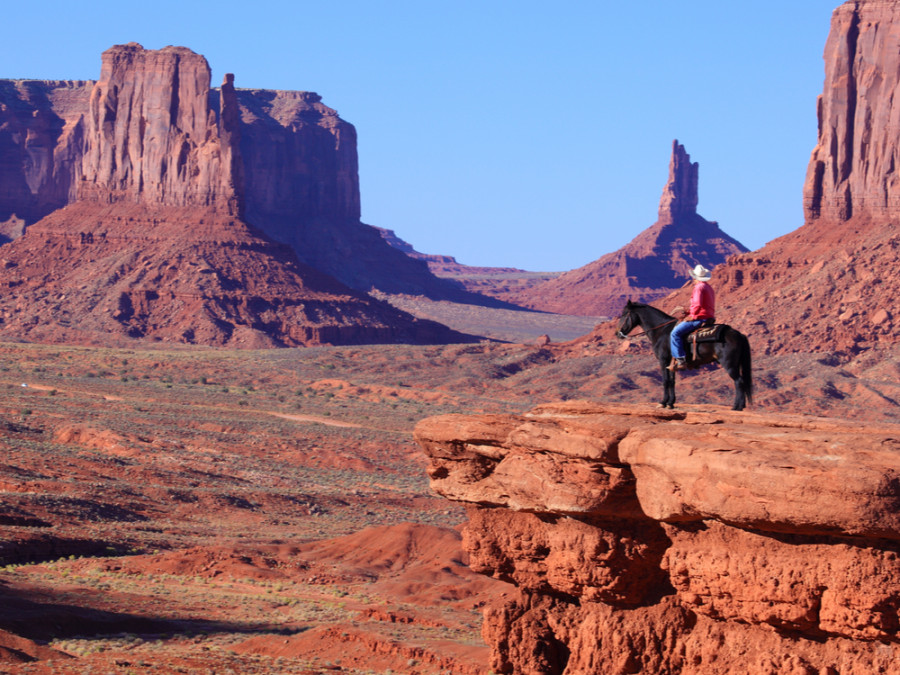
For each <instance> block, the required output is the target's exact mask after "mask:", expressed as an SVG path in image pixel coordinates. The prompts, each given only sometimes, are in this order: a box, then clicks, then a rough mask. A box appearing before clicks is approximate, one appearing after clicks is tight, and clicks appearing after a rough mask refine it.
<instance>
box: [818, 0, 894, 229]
mask: <svg viewBox="0 0 900 675" xmlns="http://www.w3.org/2000/svg"><path fill="white" fill-rule="evenodd" d="M898 84H900V4H898V3H896V2H889V1H885V0H853V1H851V2H845V3H844V4H843V5H841V6H840V7H838V8H837V9H836V10H835V11H834V14H833V15H832V19H831V32H830V34H829V36H828V41H827V42H826V43H825V89H824V92H823V94H822V95H821V96H820V97H819V100H818V107H817V108H818V109H817V113H818V119H819V136H818V143H817V144H816V147H815V149H814V150H813V152H812V157H811V158H810V162H809V168H808V170H807V175H806V184H805V185H804V189H803V206H804V210H805V212H806V218H807V220H816V219H819V218H823V219H826V220H837V221H845V220H849V219H850V218H851V217H853V216H868V217H872V218H876V219H883V218H886V217H892V216H895V215H896V214H897V211H898V208H900V178H898V176H897V171H896V168H897V160H898V152H900V148H898V142H897V139H898V138H900V101H895V97H894V91H895V89H896V88H897V86H898Z"/></svg>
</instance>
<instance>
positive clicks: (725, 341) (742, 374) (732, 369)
mask: <svg viewBox="0 0 900 675" xmlns="http://www.w3.org/2000/svg"><path fill="white" fill-rule="evenodd" d="M677 322H678V320H677V319H675V318H673V317H671V316H669V315H668V314H666V313H665V312H663V311H662V310H659V309H656V307H651V306H650V305H643V304H641V303H637V302H631V300H629V301H628V302H627V303H626V305H625V308H624V309H623V310H622V316H621V317H620V318H619V330H618V332H617V333H616V335H618V336H619V337H620V338H623V339H624V338H625V337H627V336H628V333H630V332H631V331H633V330H634V329H635V328H636V327H638V326H640V327H641V328H643V329H644V334H645V335H646V336H647V337H648V338H650V344H651V345H652V346H653V352H654V353H655V354H656V358H657V359H658V360H659V366H660V368H661V369H662V376H663V399H662V401H661V402H660V405H661V406H662V407H664V408H674V407H675V373H674V372H673V371H671V370H669V369H668V366H669V363H670V362H671V360H672V352H671V349H670V347H669V334H670V333H671V332H672V329H673V328H674V327H675V324H676V323H677ZM721 335H722V337H721V340H720V341H718V342H700V343H698V345H697V358H696V359H694V360H689V361H688V367H690V368H697V367H699V366H702V365H705V364H707V363H711V362H713V361H718V362H719V363H720V364H721V365H722V367H723V368H724V369H725V372H727V373H728V374H729V375H730V376H731V379H732V380H734V406H733V408H732V409H733V410H743V409H744V407H745V406H746V405H747V404H748V403H751V402H752V399H753V377H752V375H751V372H750V371H751V361H750V341H749V340H748V339H747V336H746V335H744V334H743V333H740V332H738V331H736V330H735V329H734V328H731V327H730V326H725V328H724V329H723V331H722V334H721Z"/></svg>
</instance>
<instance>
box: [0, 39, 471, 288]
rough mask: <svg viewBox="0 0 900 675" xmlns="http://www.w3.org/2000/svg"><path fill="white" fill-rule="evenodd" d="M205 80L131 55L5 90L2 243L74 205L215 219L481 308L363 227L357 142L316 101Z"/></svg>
mask: <svg viewBox="0 0 900 675" xmlns="http://www.w3.org/2000/svg"><path fill="white" fill-rule="evenodd" d="M209 79H210V69H209V65H208V63H207V62H206V59H204V58H203V57H202V56H200V55H199V54H195V53H194V52H192V51H191V50H189V49H186V48H184V47H166V48H164V49H161V50H145V49H144V48H143V47H141V46H140V45H138V44H135V43H131V44H128V45H117V46H115V47H112V48H110V49H108V50H107V51H106V52H105V53H104V54H103V58H102V69H101V75H100V80H99V81H98V82H96V83H92V82H69V83H52V82H33V81H32V82H23V81H10V80H5V81H0V178H2V181H0V243H2V241H3V240H4V239H6V240H8V239H12V238H14V237H15V236H18V235H20V234H21V232H22V230H23V229H24V227H27V226H28V225H31V224H32V223H34V222H36V221H37V220H39V219H40V218H43V217H44V216H46V215H48V214H50V213H51V212H52V211H54V210H55V209H58V208H61V207H62V206H65V205H66V204H68V203H71V202H72V201H73V200H74V199H75V198H76V197H77V198H78V199H81V200H86V201H91V202H93V203H98V204H110V203H117V202H120V203H137V204H145V205H147V206H150V207H157V206H162V207H170V206H172V207H186V208H202V209H207V208H211V209H213V210H214V211H216V212H217V213H221V214H224V215H232V216H240V217H241V218H242V219H244V220H245V221H246V222H248V223H250V224H251V225H253V226H255V227H257V228H259V229H260V230H262V231H263V232H265V233H266V235H268V236H269V237H272V238H274V239H276V240H278V241H280V242H282V243H286V244H288V245H290V246H291V247H292V248H293V249H294V251H295V253H296V254H297V256H298V257H299V258H300V260H301V261H302V262H304V263H306V264H308V265H310V266H312V267H315V268H316V269H318V270H320V271H322V272H325V273H326V274H330V275H332V276H334V277H336V278H337V279H339V280H340V281H342V282H343V283H344V284H346V285H349V286H351V287H353V288H356V289H357V290H362V291H366V292H367V291H369V290H370V289H372V288H376V289H378V290H380V291H383V292H386V293H407V294H416V295H428V296H430V297H434V298H441V299H454V300H457V301H462V302H472V303H475V304H478V303H484V302H485V300H484V298H483V297H482V296H478V295H475V294H471V293H466V292H465V291H463V290H461V289H460V288H459V287H458V285H455V284H452V283H449V282H447V281H444V280H441V279H438V278H436V277H435V276H434V275H433V274H431V273H430V272H429V270H428V267H427V265H426V264H425V262H423V261H421V260H413V259H411V258H409V257H408V256H405V255H403V254H402V253H401V252H398V251H396V250H395V249H393V248H391V247H390V246H389V245H388V244H386V243H385V242H384V241H383V240H382V238H381V237H380V234H379V232H378V231H377V230H375V229H374V228H372V227H370V226H368V225H365V224H364V223H362V222H360V196H359V176H358V165H357V154H356V130H355V129H354V128H353V125H351V124H349V123H348V122H346V121H344V120H342V119H341V118H340V117H339V116H338V114H337V112H336V111H334V110H332V109H331V108H329V107H327V106H326V105H324V104H322V102H321V97H320V96H319V95H318V94H315V93H312V92H302V91H272V90H261V89H235V87H234V81H233V78H232V76H230V75H229V76H227V77H226V80H225V82H224V83H223V84H222V87H221V88H220V89H218V90H216V89H211V88H210V86H209V85H210V82H209ZM63 90H66V95H62V93H61V92H62V91H63Z"/></svg>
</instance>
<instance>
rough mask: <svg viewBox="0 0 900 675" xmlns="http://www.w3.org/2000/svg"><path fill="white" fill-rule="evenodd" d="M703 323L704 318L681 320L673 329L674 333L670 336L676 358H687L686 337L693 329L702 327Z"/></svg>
mask: <svg viewBox="0 0 900 675" xmlns="http://www.w3.org/2000/svg"><path fill="white" fill-rule="evenodd" d="M703 323H704V320H703V319H694V320H692V321H681V322H680V323H677V324H676V325H675V328H673V329H672V335H671V336H670V338H669V340H670V347H671V349H672V356H673V357H675V358H676V359H683V358H685V355H684V338H686V337H687V334H688V333H690V332H691V331H692V330H696V329H697V328H700V326H702V325H703Z"/></svg>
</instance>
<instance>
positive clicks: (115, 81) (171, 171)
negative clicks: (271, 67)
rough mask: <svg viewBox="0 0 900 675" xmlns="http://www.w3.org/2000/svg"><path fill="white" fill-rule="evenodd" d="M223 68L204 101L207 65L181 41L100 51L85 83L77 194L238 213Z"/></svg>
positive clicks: (231, 110) (233, 114)
mask: <svg viewBox="0 0 900 675" xmlns="http://www.w3.org/2000/svg"><path fill="white" fill-rule="evenodd" d="M233 82H234V77H233V76H232V75H229V76H226V79H225V83H224V84H223V86H222V89H221V94H220V96H219V109H218V110H214V109H213V108H212V106H211V105H210V68H209V64H208V63H207V61H206V59H205V58H204V57H203V56H201V55H199V54H196V53H194V52H192V51H191V50H190V49H187V48H186V47H166V48H164V49H160V50H145V49H144V48H143V47H142V46H141V45H139V44H136V43H133V42H132V43H129V44H127V45H116V46H115V47H111V48H110V49H107V50H106V51H105V52H103V57H102V67H101V72H100V80H99V81H98V82H97V83H96V84H95V85H94V87H93V90H92V91H91V97H90V107H89V111H88V113H87V115H86V124H85V154H84V159H83V161H82V181H81V184H80V185H79V186H78V198H79V199H84V200H88V201H99V202H102V203H112V202H116V201H129V202H133V203H141V204H147V205H154V206H202V207H212V208H214V209H215V210H217V211H219V212H222V213H227V214H229V215H240V210H241V209H240V206H241V199H240V197H241V185H240V183H241V172H240V170H239V167H240V159H239V157H240V154H239V153H240V149H239V140H240V138H239V119H240V115H239V111H238V105H237V98H236V95H235V90H234V84H233Z"/></svg>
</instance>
